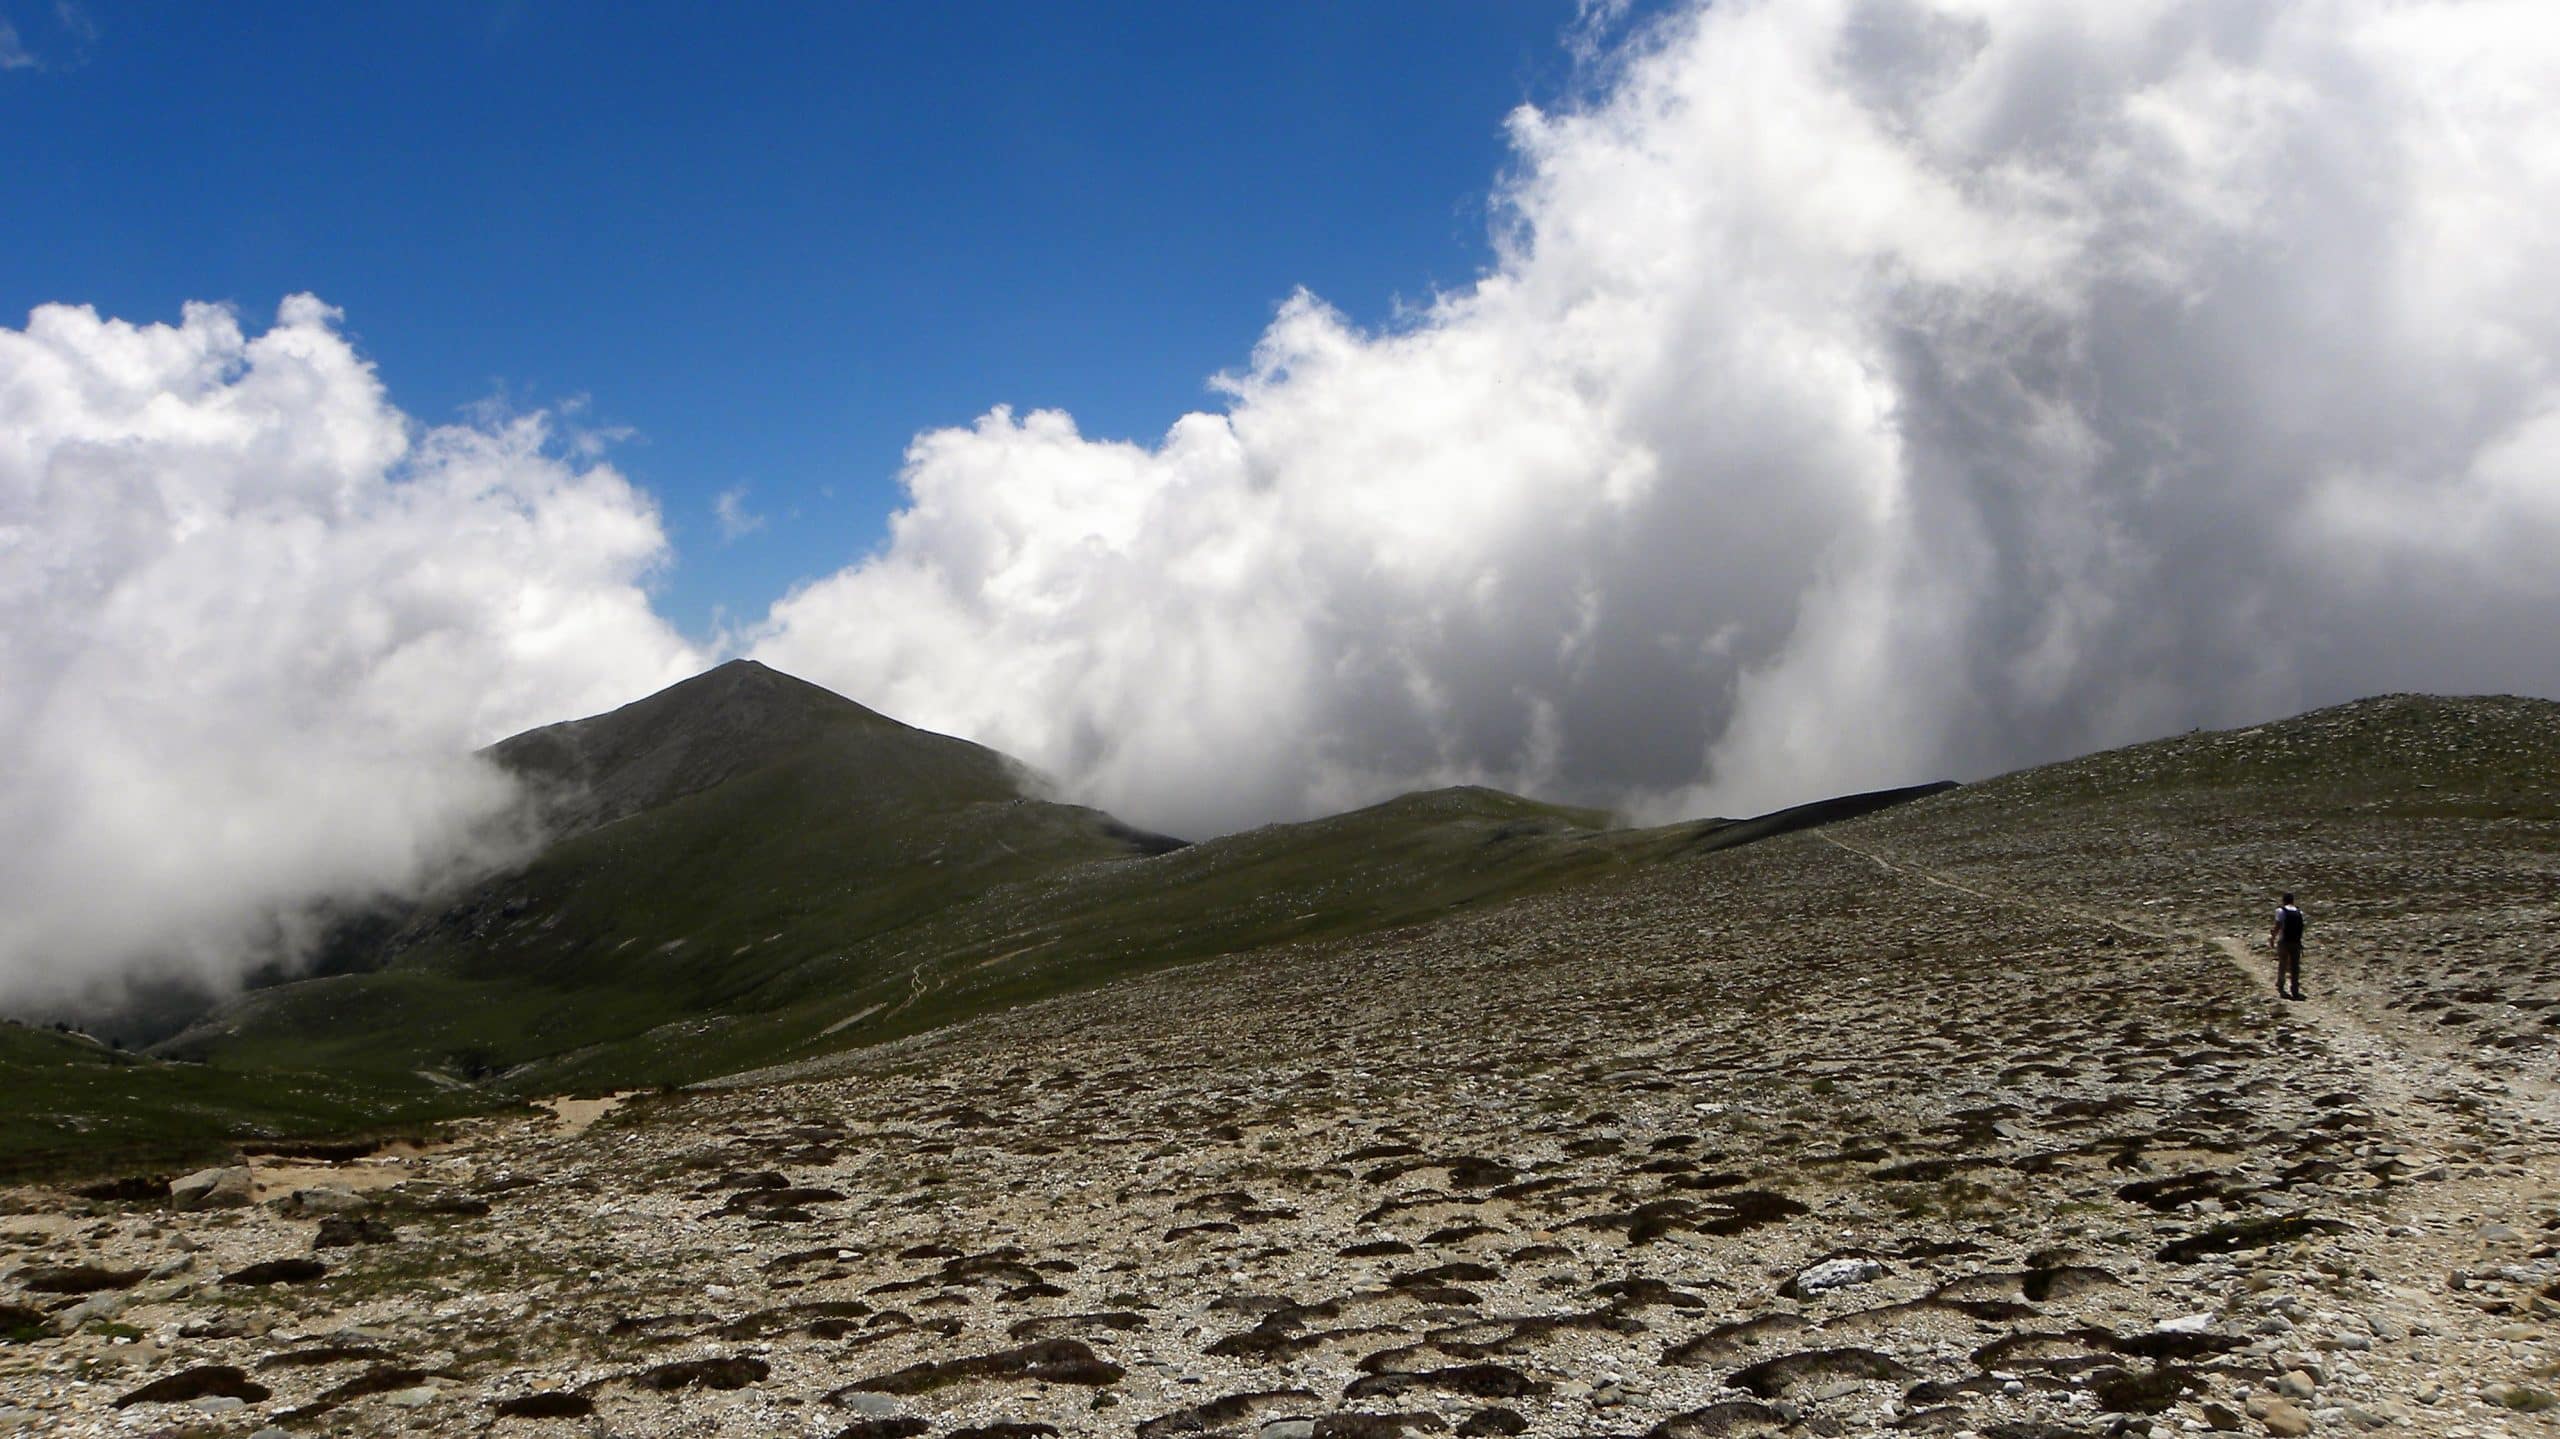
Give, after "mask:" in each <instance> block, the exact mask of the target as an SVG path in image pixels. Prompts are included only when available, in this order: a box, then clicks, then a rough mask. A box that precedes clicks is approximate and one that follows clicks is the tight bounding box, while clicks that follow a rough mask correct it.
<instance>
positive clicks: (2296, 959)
mask: <svg viewBox="0 0 2560 1439" xmlns="http://www.w3.org/2000/svg"><path fill="white" fill-rule="evenodd" d="M2276 993H2278V994H2282V995H2289V996H2291V997H2293V998H2295V999H2300V998H2302V946H2300V945H2296V944H2280V945H2277V946H2276Z"/></svg>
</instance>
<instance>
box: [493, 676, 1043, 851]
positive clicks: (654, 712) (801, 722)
mask: <svg viewBox="0 0 2560 1439" xmlns="http://www.w3.org/2000/svg"><path fill="white" fill-rule="evenodd" d="M831 742H833V743H839V744H841V743H845V742H854V743H858V744H860V745H862V746H863V747H864V748H866V749H871V750H877V751H880V752H879V753H877V754H875V755H873V756H872V757H871V758H872V759H873V760H874V761H875V762H876V763H878V764H880V765H882V766H883V767H884V768H885V769H886V770H890V771H894V770H896V769H899V768H905V767H910V766H911V765H912V763H913V762H914V761H915V760H916V759H918V758H921V756H920V755H903V754H901V753H899V751H903V750H908V749H915V750H919V751H931V752H936V753H935V756H934V757H935V758H936V759H937V760H939V761H941V762H943V763H949V762H951V761H953V760H965V761H966V762H968V763H969V765H970V767H971V768H978V769H988V770H991V771H995V770H1001V769H1002V768H1004V764H1003V761H1002V760H1001V759H1000V758H999V757H998V756H996V755H995V754H994V753H993V752H992V751H989V750H985V749H982V748H980V747H979V746H977V745H973V744H969V743H967V742H966V741H963V740H955V739H950V738H947V737H945V736H942V735H936V734H929V733H927V732H926V731H923V730H919V729H913V728H910V727H909V726H906V725H903V724H900V723H898V722H897V721H896V720H893V719H890V718H889V717H888V716H886V715H883V714H879V713H877V712H875V711H872V710H869V709H866V708H864V707H863V706H861V705H858V704H856V703H854V702H853V701H852V700H849V699H846V698H845V697H844V696H842V695H840V694H837V693H835V692H834V691H832V690H826V689H821V688H820V687H818V686H817V685H813V684H811V683H809V682H808V681H807V680H804V679H799V678H796V677H794V676H791V675H787V674H784V673H782V672H781V671H780V670H776V669H772V668H769V667H767V666H765V665H762V664H758V663H757V662H756V661H754V660H746V659H739V660H731V661H729V662H728V663H726V664H723V665H720V666H717V667H716V668H713V669H709V670H705V671H704V672H702V673H701V674H698V675H695V676H694V677H693V678H691V679H689V680H684V681H681V682H679V683H677V684H674V685H670V686H668V687H667V688H665V689H663V690H660V691H658V692H657V693H656V694H653V695H650V696H649V697H648V698H646V699H641V700H634V701H633V702H631V703H630V704H627V705H624V706H623V707H622V708H620V709H618V710H614V711H611V712H610V713H606V714H600V715H594V716H590V717H589V718H586V719H579V720H569V721H566V722H565V723H561V724H554V725H545V726H543V727H542V728H541V729H536V730H527V731H526V732H525V733H523V734H520V735H516V736H515V737H513V738H511V739H505V740H501V741H499V742H498V743H497V744H495V745H492V746H490V747H489V749H488V750H487V751H485V753H486V754H487V755H488V756H489V758H491V759H493V760H495V761H496V762H497V763H498V764H499V765H501V766H503V767H504V768H506V769H507V770H508V771H509V772H511V773H513V774H515V775H516V776H517V777H518V778H520V779H522V780H524V781H525V782H526V783H527V784H528V785H530V786H531V787H533V788H534V789H535V790H536V792H537V793H538V795H539V796H540V798H541V801H542V804H543V809H544V816H545V819H546V821H547V823H548V824H549V825H550V826H551V828H552V829H553V830H554V832H555V833H556V834H559V835H564V836H565V835H569V834H575V833H577V832H579V831H581V830H587V829H593V828H595V827H596V826H598V825H602V824H610V823H612V822H613V821H614V820H617V819H621V818H624V817H626V816H629V815H633V814H637V813H639V812H641V811H642V810H648V809H654V808H656V807H658V806H660V805H663V804H667V803H669V802H671V801H674V800H678V799H681V798H683V797H684V796H686V795H689V794H695V793H699V792H700V791H703V790H706V789H710V788H712V787H714V786H716V785H720V784H724V783H727V782H728V781H729V780H731V779H735V778H737V777H738V776H740V775H743V774H747V773H750V772H753V771H756V770H760V769H764V768H766V767H768V766H771V765H774V764H778V763H782V762H784V761H786V760H789V759H791V758H793V757H795V756H798V755H800V754H803V753H805V752H806V751H808V750H810V749H811V748H812V747H813V746H821V745H825V744H828V743H831ZM943 751H948V752H949V753H941V752H943Z"/></svg>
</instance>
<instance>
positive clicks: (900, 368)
mask: <svg viewBox="0 0 2560 1439" xmlns="http://www.w3.org/2000/svg"><path fill="white" fill-rule="evenodd" d="M1573 9H1574V7H1573V5H1572V4H1571V3H1570V0H1432V2H1431V3H1422V0H1413V3H1399V4H1393V5H1280V6H1199V5H1175V4H1165V5H1134V4H1111V5H1073V6H1067V5H1055V4H963V5H907V4H844V5H807V6H782V5H771V6H762V5H750V6H735V7H717V8H716V9H715V8H712V7H702V6H673V5H654V4H600V3H560V4H514V5H451V6H375V5H351V6H291V7H288V6H257V7H233V6H128V5H122V4H117V3H113V0H80V4H79V5H78V7H77V8H69V9H67V8H65V7H62V6H59V5H56V4H54V3H52V0H0V19H5V20H6V21H7V23H8V24H9V25H10V27H11V28H12V30H13V31H14V32H15V34H16V37H17V45H18V53H19V54H21V55H22V56H23V57H24V59H26V60H28V61H31V62H32V63H24V64H20V65H18V66H17V67H16V68H12V69H9V70H7V71H5V72H0V134H6V135H7V136H9V137H11V140H10V145H9V150H10V155H11V159H10V163H9V164H8V165H7V166H6V167H0V213H6V214H11V215H15V216H17V217H19V218H18V219H17V220H16V221H14V222H12V223H7V224H0V315H5V316H7V323H9V324H12V325H15V324H18V323H22V322H23V319H24V316H25V314H26V312H27V311H28V309H29V308H30V307H32V306H34V305H37V304H40V303H45V302H49V301H70V302H77V303H85V304H90V305H94V306H96V307H97V308H98V309H99V310H101V311H102V312H104V313H107V314H110V315H113V316H117V317H120V318H124V319H128V320H133V321H138V322H139V321H152V320H174V319H175V318H176V315H177V312H178V309H179V306H180V305H181V304H182V303H184V302H185V301H188V300H191V299H197V300H223V301H229V302H232V303H234V304H235V305H237V306H238V307H239V309H240V310H241V312H242V315H243V318H244V319H245V320H247V321H248V322H249V323H251V324H252V325H253V326H263V325H264V324H265V323H266V321H267V319H268V318H269V317H270V316H271V315H272V313H273V311H274V307H275V305H276V303H277V301H278V300H279V299H280V298H281V297H283V296H284V295H286V294H289V293H293V292H296V291H305V290H307V291H311V292H314V293H317V294H318V295H320V296H321V297H322V298H324V299H326V300H327V301H329V302H330V303H331V304H334V305H336V306H339V307H340V308H342V309H343V310H344V311H345V313H346V317H347V318H346V325H347V328H348V330H349V332H350V333H351V334H352V335H353V336H354V337H355V339H356V340H357V342H358V343H359V344H360V346H361V347H362V348H363V350H364V352H365V353H366V354H367V355H368V356H369V357H370V358H371V359H372V360H373V361H374V362H375V363H376V364H377V366H378V367H379V369H380V372H381V374H382V376H383V378H384V379H385V381H386V382H387V384H388V386H389V388H390V391H391V396H392V399H393V401H394V402H395V403H397V404H399V405H400V406H401V407H402V408H404V409H406V410H407V411H409V412H410V413H411V414H412V415H415V416H417V417H418V418H420V419H422V420H425V421H429V422H435V421H439V420H444V419H448V418H451V417H453V416H454V415H456V414H457V413H458V412H459V411H460V410H461V408H462V407H464V406H466V405H469V404H471V403H473V402H475V401H480V400H485V399H487V398H489V397H491V396H493V395H496V396H504V397H506V398H507V399H508V400H509V401H510V402H511V403H513V404H515V405H517V406H520V407H548V406H556V405H559V404H560V403H561V402H563V401H564V400H568V399H571V398H574V397H584V399H585V402H586V408H585V410H584V411H583V415H582V419H583V420H584V422H585V423H588V424H591V425H594V426H598V427H602V428H620V429H628V430H629V431H630V432H631V434H630V437H629V438H628V439H626V440H624V441H622V442H621V443H619V444H618V445H617V446H616V448H615V449H614V451H613V458H614V460H615V462H616V463H617V464H618V465H619V466H620V467H621V468H623V469H624V470H625V472H627V473H628V474H630V475H631V476H632V477H633V478H635V479H636V480H638V481H639V482H640V483H642V484H643V485H644V486H646V487H647V488H648V489H649V490H650V491H652V492H653V493H654V494H655V495H657V496H658V498H659V500H660V502H661V503H662V504H663V506H664V509H665V513H666V517H667V521H668V524H669V527H670V530H671V531H672V533H673V535H674V538H675V542H676V545H677V550H678V562H677V564H676V566H675V568H674V570H673V571H672V572H671V573H669V574H668V575H666V576H665V577H664V579H663V580H662V582H661V583H662V585H663V591H662V593H661V595H660V597H659V604H660V606H661V608H662V609H663V611H664V612H665V613H666V614H667V615H668V617H669V618H670V619H672V620H674V621H675V622H676V623H678V624H679V625H681V626H683V627H684V628H685V629H687V630H689V631H692V632H694V633H696V634H702V633H705V632H706V631H708V630H709V629H710V628H711V625H712V620H713V616H714V614H715V612H716V611H720V610H725V611H726V612H727V613H728V614H729V615H730V616H732V617H739V616H744V617H747V618H752V617H754V616H755V615H757V614H760V613H761V612H762V611H763V609H764V607H765V605H766V604H767V603H768V602H769V601H770V600H771V599H773V598H774V597H775V596H776V595H778V594H779V593H781V592H782V591H783V590H784V589H785V588H786V587H787V586H789V585H790V584H791V583H792V582H794V581H795V580H799V579H803V578H808V577H813V576H816V575H820V574H824V573H826V572H829V571H832V570H834V569H836V568H837V567H839V566H841V565H843V564H845V563H847V562H849V561H850V560H852V559H854V558H856V557H858V556H859V555H861V554H862V553H864V552H866V551H867V550H869V549H870V548H872V547H873V546H874V545H876V544H877V543H878V542H879V540H880V537H881V533H882V531H881V526H882V523H883V521H884V520H885V519H886V517H887V515H888V513H889V512H890V510H891V509H892V508H893V507H894V506H895V504H896V502H897V488H896V478H895V477H896V474H897V470H898V466H899V459H900V455H901V452H902V451H903V449H904V447H905V445H906V443H907V441H908V439H909V438H910V436H912V435H913V434H914V433H915V432H916V431H918V430H920V429H923V428H926V427H931V426H940V425H948V424H954V423H960V422H964V421H967V420H969V419H971V418H973V417H975V416H976V415H978V414H980V413H982V412H983V411H985V410H986V409H987V408H988V407H989V406H991V405H995V404H999V403H1003V404H1011V405H1014V406H1016V407H1017V408H1021V409H1028V408H1032V407H1042V406H1061V407H1065V408H1067V409H1069V410H1071V411H1072V412H1073V413H1074V414H1075V415H1076V417H1077V419H1078V421H1079V423H1080V424H1082V425H1083V426H1084V428H1085V429H1086V431H1087V432H1088V433H1090V434H1098V435H1109V436H1131V437H1138V438H1144V439H1150V440H1152V439H1153V438H1155V437H1156V436H1157V435H1159V434H1160V433H1161V432H1162V430H1163V428H1164V426H1165V425H1166V424H1167V423H1169V422H1170V421H1171V420H1172V419H1173V418H1174V417H1176V416H1177V415H1178V414H1179V413H1181V412H1182V411H1183V410H1185V409H1187V408H1197V407H1202V406H1211V405H1215V404H1216V403H1217V400H1216V397H1215V396H1213V395H1212V394H1210V393H1209V392H1208V390H1207V389H1206V388H1205V384H1204V382H1205V381H1206V380H1207V378H1208V377H1209V376H1210V375H1212V374H1213V373H1215V372H1217V371H1219V370H1221V369H1226V368H1231V367H1234V366H1236V365H1239V364H1241V363H1242V362H1243V360H1244V358H1245V355H1246V354H1247V352H1248V350H1249V348H1250V346H1251V344H1252V343H1253V341H1254V339H1255V338H1256V336H1257V335H1258V334H1259V333H1260V332H1261V330H1262V328H1263V327H1264V325H1265V324H1266V323H1268V321H1269V319H1270V317H1271V315H1272V312H1273V310H1274V307H1275V306H1276V305H1277V304H1278V303H1279V302H1280V301H1281V300H1282V299H1284V298H1285V297H1286V296H1287V295H1288V294H1289V293H1290V292H1291V290H1292V289H1293V288H1295V287H1298V286H1305V287H1307V288H1308V289H1311V290H1313V291H1314V292H1316V293H1317V294H1319V295H1321V296H1322V297H1323V298H1325V299H1326V300H1327V301H1329V302H1331V303H1333V304H1334V305H1336V306H1339V307H1340V308H1342V309H1343V310H1344V311H1346V312H1347V313H1348V314H1349V315H1351V316H1352V317H1353V318H1354V319H1355V320H1358V321H1361V322H1365V323H1375V322H1378V321H1381V320H1384V319H1387V318H1389V317H1391V316H1392V314H1393V312H1394V307H1395V305H1396V303H1397V302H1398V301H1399V300H1400V299H1401V300H1418V299H1422V298H1425V297H1427V296H1428V295H1429V294H1430V293H1431V291H1432V289H1433V288H1434V287H1435V286H1450V285H1457V284H1463V283H1464V282H1466V281H1467V280H1468V279H1470V278H1472V277H1473V276H1474V274H1475V273H1476V272H1477V271H1478V270H1479V268H1480V267H1481V266H1482V265H1483V264H1484V263H1485V261H1486V259H1487V245H1486V238H1487V228H1486V227H1487V219H1488V217H1487V215H1486V213H1485V196H1486V194H1487V192H1488V190H1489V187H1490V186H1491V184H1492V182H1493V180H1494V178H1495V176H1496V174H1497V173H1498V171H1499V170H1500V168H1501V166H1502V165H1503V164H1504V163H1505V160H1506V145H1505V142H1504V137H1503V132H1502V119H1503V116H1504V115H1505V113H1506V112H1507V111H1508V110H1510V109H1511V108H1512V107H1513V106H1514V105H1516V104H1518V103H1520V102H1521V101H1523V100H1532V99H1541V98H1548V99H1551V98H1553V97H1554V96H1555V95H1556V94H1557V92H1559V91H1560V90H1561V89H1562V88H1563V87H1564V86H1566V85H1567V84H1568V83H1570V81H1571V78H1572V76H1571V64H1570V60H1569V57H1568V56H1567V53H1566V49H1565V46H1564V44H1563V43H1562V41H1563V37H1564V35H1565V32H1566V30H1567V28H1568V27H1569V25H1570V24H1571V22H1572V20H1573ZM738 486H744V487H745V489H746V497H745V508H746V509H747V510H748V511H749V512H751V513H753V514H756V515H760V516H763V517H764V518H765V519H766V521H767V522H766V523H765V524H764V526H763V527H762V528H761V529H759V530H756V531H754V532H752V533H748V534H745V535H742V536H740V537H738V538H736V539H735V540H733V541H732V540H727V539H725V538H724V536H723V535H722V533H721V529H720V526H719V525H718V524H717V523H716V521H715V519H714V515H713V504H714V500H715V497H716V496H717V495H718V494H719V493H720V492H722V491H724V490H729V489H732V488H734V487H738Z"/></svg>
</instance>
